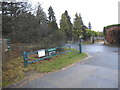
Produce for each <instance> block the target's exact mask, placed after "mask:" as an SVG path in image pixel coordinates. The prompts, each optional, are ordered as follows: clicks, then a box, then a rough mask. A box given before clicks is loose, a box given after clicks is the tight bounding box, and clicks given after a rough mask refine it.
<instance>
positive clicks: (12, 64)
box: [2, 50, 87, 87]
mask: <svg viewBox="0 0 120 90" xmlns="http://www.w3.org/2000/svg"><path fill="white" fill-rule="evenodd" d="M74 51H76V50H74ZM85 57H87V54H86V53H81V54H79V53H74V52H68V53H65V54H62V55H58V56H54V57H53V58H49V59H46V60H42V61H38V62H35V63H32V64H29V65H28V67H27V68H24V65H23V57H18V58H14V59H13V60H10V61H9V62H7V63H6V68H5V70H4V71H3V73H2V76H3V82H2V85H3V87H4V86H7V85H9V84H12V83H16V82H17V81H19V80H22V79H23V78H24V77H25V76H26V73H27V72H29V71H37V72H42V73H46V72H53V71H56V70H60V69H62V68H64V67H67V66H69V65H71V64H73V63H75V62H78V61H80V60H82V59H84V58H85ZM30 58H32V59H33V60H35V59H37V58H36V57H35V56H30Z"/></svg>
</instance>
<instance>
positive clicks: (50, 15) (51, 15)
mask: <svg viewBox="0 0 120 90" xmlns="http://www.w3.org/2000/svg"><path fill="white" fill-rule="evenodd" d="M54 14H55V13H54V11H53V8H52V7H51V6H50V7H49V9H48V15H49V17H48V18H49V21H50V22H52V21H54V22H56V18H55V15H54Z"/></svg>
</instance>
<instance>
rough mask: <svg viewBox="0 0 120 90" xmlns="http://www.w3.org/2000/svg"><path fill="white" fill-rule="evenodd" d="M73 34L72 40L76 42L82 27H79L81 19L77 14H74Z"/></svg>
mask: <svg viewBox="0 0 120 90" xmlns="http://www.w3.org/2000/svg"><path fill="white" fill-rule="evenodd" d="M73 34H74V40H77V39H78V38H79V36H81V35H82V25H81V18H80V16H78V14H77V13H76V14H75V18H74V24H73Z"/></svg>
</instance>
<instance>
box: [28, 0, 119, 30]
mask: <svg viewBox="0 0 120 90" xmlns="http://www.w3.org/2000/svg"><path fill="white" fill-rule="evenodd" d="M29 1H31V2H32V4H34V5H35V4H36V3H37V2H40V3H41V6H42V8H43V9H44V11H45V12H46V14H48V8H49V6H52V7H53V10H54V12H55V16H56V19H57V23H58V24H59V21H60V19H61V15H62V13H64V11H65V10H67V11H68V14H69V15H70V17H71V21H72V23H73V19H74V17H75V13H76V12H77V13H80V14H81V16H82V19H83V22H84V24H85V25H86V26H88V23H89V22H91V25H92V29H93V30H95V31H103V27H104V26H107V25H111V24H117V23H118V2H119V0H29Z"/></svg>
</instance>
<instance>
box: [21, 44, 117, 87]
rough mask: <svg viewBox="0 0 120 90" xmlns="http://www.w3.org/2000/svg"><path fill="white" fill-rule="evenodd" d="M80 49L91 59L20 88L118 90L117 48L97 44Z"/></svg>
mask: <svg viewBox="0 0 120 90" xmlns="http://www.w3.org/2000/svg"><path fill="white" fill-rule="evenodd" d="M73 48H76V49H78V47H73ZM82 49H83V52H87V53H89V54H90V56H91V57H90V58H88V59H86V60H84V61H82V62H79V63H77V64H75V65H73V66H72V67H69V68H66V69H64V70H61V71H57V72H53V73H49V74H47V75H45V76H43V77H41V78H37V79H35V80H33V81H31V82H29V83H27V84H24V85H23V86H21V88H118V48H117V47H109V46H104V45H103V43H97V44H91V45H83V46H82Z"/></svg>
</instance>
